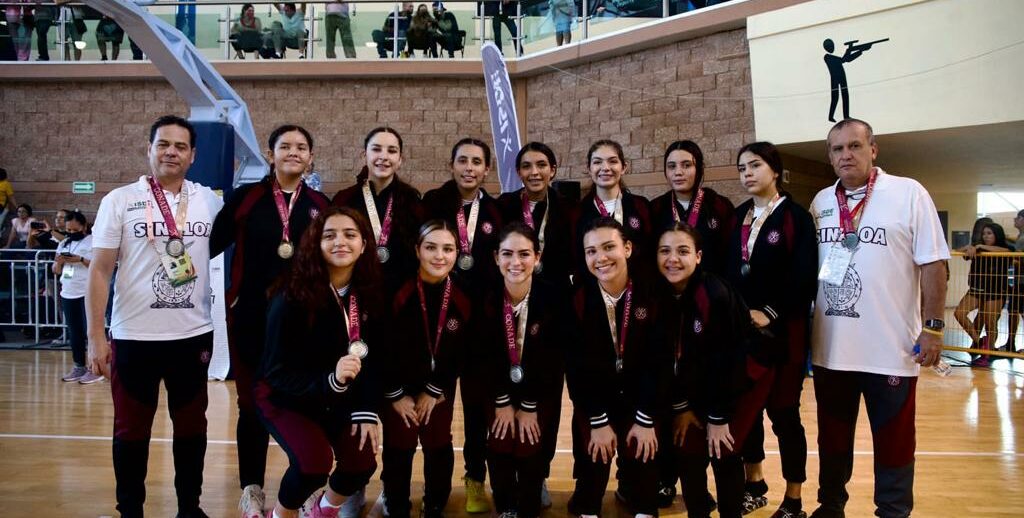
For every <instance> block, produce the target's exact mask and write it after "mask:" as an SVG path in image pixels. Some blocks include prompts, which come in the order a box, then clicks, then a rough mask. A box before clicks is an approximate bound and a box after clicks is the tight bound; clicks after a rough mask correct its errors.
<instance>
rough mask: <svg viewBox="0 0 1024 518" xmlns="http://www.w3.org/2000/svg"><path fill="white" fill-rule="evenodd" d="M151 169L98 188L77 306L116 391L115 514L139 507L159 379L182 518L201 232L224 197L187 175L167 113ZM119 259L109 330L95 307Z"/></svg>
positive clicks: (194, 498) (199, 396) (204, 355)
mask: <svg viewBox="0 0 1024 518" xmlns="http://www.w3.org/2000/svg"><path fill="white" fill-rule="evenodd" d="M147 155H148V158H149V167H150V174H149V175H147V176H142V177H139V180H138V181H137V182H134V183H132V184H130V185H126V186H124V187H120V188H117V189H114V190H113V191H111V192H110V193H109V194H107V195H106V196H104V197H103V201H101V202H100V209H99V212H98V213H97V214H96V223H95V225H94V227H93V260H92V263H91V264H90V267H89V287H88V292H87V294H86V307H87V311H88V322H89V364H90V368H91V369H92V370H93V372H97V373H100V372H102V373H103V374H104V375H106V376H107V377H108V378H110V384H111V390H112V392H113V396H114V441H113V442H114V446H113V453H114V477H115V479H116V483H117V489H116V493H117V508H118V510H119V511H120V512H121V516H124V517H135V516H140V517H141V516H142V505H143V502H144V501H145V497H146V487H145V480H146V464H147V460H148V458H149V439H150V433H151V430H152V427H153V416H154V415H155V414H156V408H157V402H158V400H159V391H160V381H161V380H162V381H163V382H164V386H165V387H166V389H167V407H168V410H169V412H170V416H171V421H172V422H173V423H174V443H173V452H174V471H175V476H174V486H175V490H176V492H177V496H178V514H177V516H178V517H179V518H186V517H188V518H195V517H205V516H206V514H205V513H203V511H202V510H201V509H200V508H199V495H200V493H201V492H202V484H203V460H204V457H205V454H206V404H207V399H206V379H207V370H208V367H209V363H210V354H211V351H212V349H213V322H212V320H211V317H210V303H211V298H210V269H209V264H210V254H209V244H208V241H209V236H210V230H211V227H212V226H213V220H214V216H216V215H217V212H218V211H219V210H220V208H221V206H222V205H223V202H222V201H221V199H220V197H218V196H217V195H216V194H214V193H213V191H211V190H210V189H209V188H208V187H204V186H202V185H199V184H196V183H193V182H190V181H188V180H185V173H187V172H188V168H189V166H191V165H192V162H193V160H194V159H195V130H194V129H193V128H192V125H191V124H189V122H188V121H186V120H185V119H182V118H180V117H175V116H171V115H167V116H164V117H160V118H159V119H157V121H156V122H155V123H153V126H152V128H151V129H150V135H149V149H148V153H147ZM115 264H116V265H117V267H118V268H117V279H116V281H115V284H114V308H113V314H112V316H111V322H110V337H109V338H110V339H109V341H108V337H107V335H106V333H105V332H104V327H103V323H104V311H105V308H106V306H107V291H108V287H109V285H110V278H111V274H112V273H113V271H114V266H115Z"/></svg>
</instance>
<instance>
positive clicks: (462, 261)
mask: <svg viewBox="0 0 1024 518" xmlns="http://www.w3.org/2000/svg"><path fill="white" fill-rule="evenodd" d="M473 264H475V261H474V260H473V256H472V255H469V254H459V260H458V265H459V269H460V270H462V271H468V270H471V269H473Z"/></svg>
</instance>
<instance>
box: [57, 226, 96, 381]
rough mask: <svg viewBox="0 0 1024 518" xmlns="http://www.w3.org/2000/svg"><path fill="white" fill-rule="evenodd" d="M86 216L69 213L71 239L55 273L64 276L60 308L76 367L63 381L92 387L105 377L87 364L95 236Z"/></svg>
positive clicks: (59, 253)
mask: <svg viewBox="0 0 1024 518" xmlns="http://www.w3.org/2000/svg"><path fill="white" fill-rule="evenodd" d="M85 226H86V221H85V215H84V214H82V213H81V212H76V211H67V237H66V238H64V240H63V241H61V242H60V245H58V246H57V258H56V261H55V262H54V263H53V273H54V274H56V275H59V276H60V307H61V311H62V312H63V313H64V325H65V326H66V327H67V336H68V341H69V342H70V343H71V356H72V358H73V360H74V362H75V366H74V367H73V368H72V369H71V371H70V372H68V373H67V374H65V375H64V377H63V378H61V380H63V381H67V382H71V381H77V382H79V383H82V384H85V385H88V384H90V383H95V382H97V381H103V380H104V379H105V378H104V377H103V375H101V374H94V373H92V372H89V369H87V368H86V365H85V348H86V324H85V291H86V284H87V282H88V280H89V263H90V262H91V261H92V236H88V235H86V234H85Z"/></svg>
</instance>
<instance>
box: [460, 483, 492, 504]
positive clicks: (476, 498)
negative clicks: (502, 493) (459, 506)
mask: <svg viewBox="0 0 1024 518" xmlns="http://www.w3.org/2000/svg"><path fill="white" fill-rule="evenodd" d="M462 481H463V482H465V483H466V512H467V513H486V512H488V511H490V510H491V503H490V502H489V501H488V500H487V492H486V491H485V490H484V483H483V482H479V481H476V480H473V479H471V478H469V477H465V478H463V479H462Z"/></svg>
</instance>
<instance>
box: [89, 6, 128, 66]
mask: <svg viewBox="0 0 1024 518" xmlns="http://www.w3.org/2000/svg"><path fill="white" fill-rule="evenodd" d="M123 41H124V29H122V28H121V26H120V25H118V24H117V22H115V21H114V19H113V18H108V17H106V16H104V17H103V18H102V19H100V21H99V23H98V24H96V46H97V47H99V49H100V61H106V60H107V43H110V47H111V51H110V52H111V55H110V57H111V58H112V59H113V60H114V61H117V57H118V56H119V55H120V54H121V42H123Z"/></svg>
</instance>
